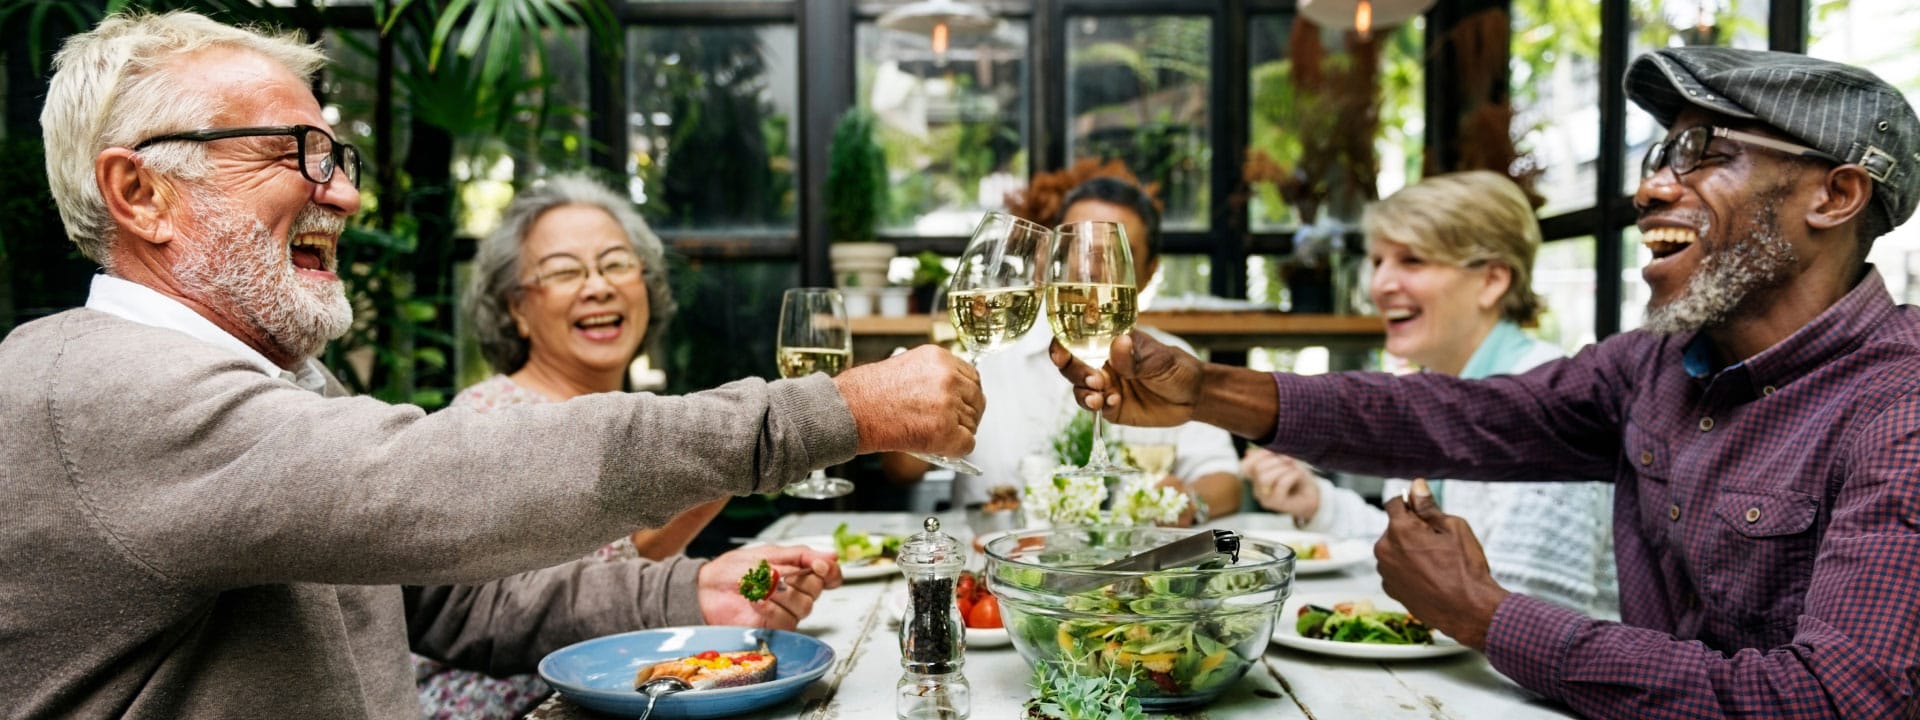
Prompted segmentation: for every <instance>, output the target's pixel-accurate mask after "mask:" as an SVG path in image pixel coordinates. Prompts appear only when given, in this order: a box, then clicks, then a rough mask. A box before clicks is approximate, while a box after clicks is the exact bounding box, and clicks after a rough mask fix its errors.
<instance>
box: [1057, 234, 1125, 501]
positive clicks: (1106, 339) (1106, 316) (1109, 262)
mask: <svg viewBox="0 0 1920 720" xmlns="http://www.w3.org/2000/svg"><path fill="white" fill-rule="evenodd" d="M1046 281H1047V292H1046V295H1047V324H1048V325H1049V326H1051V327H1052V328H1053V337H1054V339H1055V340H1058V341H1060V345H1061V346H1063V347H1065V348H1066V349H1067V351H1068V352H1071V353H1073V356H1074V357H1076V358H1079V359H1080V361H1081V362H1084V363H1086V364H1088V365H1091V366H1093V367H1094V368H1099V367H1101V366H1103V365H1106V363H1107V355H1108V354H1109V353H1110V352H1111V346H1112V345H1113V341H1114V339H1115V338H1118V337H1120V336H1121V335H1124V334H1126V333H1127V331H1129V330H1132V329H1133V323H1134V318H1135V316H1136V315H1137V314H1138V308H1137V303H1138V298H1139V290H1138V288H1137V286H1136V285H1135V284H1134V277H1133V251H1132V250H1131V249H1130V247H1129V246H1128V244H1127V231H1126V228H1124V227H1122V226H1121V225H1120V224H1119V223H1116V222H1109V221H1106V220H1082V221H1080V222H1077V223H1070V224H1067V225H1061V226H1060V227H1058V228H1055V229H1054V241H1053V251H1052V252H1051V253H1049V254H1048V259H1047V273H1046ZM1081 470H1082V471H1084V472H1085V473H1088V474H1114V473H1123V472H1127V471H1129V470H1132V468H1129V467H1126V466H1124V465H1121V464H1119V463H1116V462H1114V461H1113V458H1112V457H1110V456H1109V455H1108V454H1107V439H1106V434H1105V432H1104V428H1103V426H1102V418H1101V416H1100V414H1099V413H1094V415H1093V450H1092V452H1091V453H1089V454H1088V456H1087V465H1086V467H1084V468H1081Z"/></svg>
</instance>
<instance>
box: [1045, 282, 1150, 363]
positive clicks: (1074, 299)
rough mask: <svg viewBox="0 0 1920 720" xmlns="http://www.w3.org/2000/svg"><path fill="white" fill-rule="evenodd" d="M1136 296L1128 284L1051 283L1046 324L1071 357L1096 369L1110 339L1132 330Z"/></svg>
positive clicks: (1110, 341)
mask: <svg viewBox="0 0 1920 720" xmlns="http://www.w3.org/2000/svg"><path fill="white" fill-rule="evenodd" d="M1139 294H1140V291H1139V290H1137V289H1135V288H1134V287H1133V286H1131V285H1110V284H1105V283H1053V284H1051V285H1048V286H1047V324H1048V325H1051V326H1052V327H1053V337H1054V338H1055V339H1057V340H1059V341H1060V344H1061V345H1063V346H1065V347H1066V348H1067V351H1068V352H1071V353H1073V356H1074V357H1077V358H1080V360H1081V361H1082V362H1085V363H1087V364H1088V365H1092V366H1094V367H1099V366H1101V365H1103V364H1106V362H1107V354H1108V352H1109V350H1108V346H1109V345H1112V344H1113V340H1114V338H1117V337H1120V336H1121V335H1122V334H1124V333H1126V332H1127V331H1128V330H1132V329H1133V321H1134V316H1135V315H1136V311H1135V301H1136V300H1137V299H1138V297H1139Z"/></svg>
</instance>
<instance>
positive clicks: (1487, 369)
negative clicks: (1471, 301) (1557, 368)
mask: <svg viewBox="0 0 1920 720" xmlns="http://www.w3.org/2000/svg"><path fill="white" fill-rule="evenodd" d="M1532 344H1533V340H1531V339H1529V338H1528V337H1527V335H1526V333H1523V332H1520V326H1519V325H1515V324H1513V321H1511V320H1501V321H1500V322H1497V323H1494V325H1493V330H1492V331H1490V332H1488V333H1487V339H1485V340H1481V341H1480V347H1478V348H1476V349H1474V351H1473V357H1471V358H1468V359H1467V366H1466V367H1465V368H1463V369H1461V370H1460V377H1463V378H1483V377H1492V376H1494V375H1504V374H1507V373H1510V372H1513V366H1514V364H1515V363H1517V362H1519V361H1520V358H1522V357H1525V356H1526V354H1527V350H1528V348H1530V347H1531V346H1532Z"/></svg>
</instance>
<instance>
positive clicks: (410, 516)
mask: <svg viewBox="0 0 1920 720" xmlns="http://www.w3.org/2000/svg"><path fill="white" fill-rule="evenodd" d="M328 395H329V396H327V397H322V396H320V395H316V394H314V393H311V392H307V391H304V390H301V389H299V388H297V387H295V386H294V385H292V384H290V383H288V382H286V381H283V380H279V379H276V378H270V377H267V376H265V375H263V374H262V373H260V371H259V370H258V369H256V368H255V367H253V366H252V365H250V364H248V363H247V362H246V361H244V360H242V359H240V358H238V357H236V356H234V355H232V354H231V353H229V352H227V351H224V350H221V349H219V348H216V347H213V346H210V345H207V344H205V343H202V342H199V341H196V340H193V339H192V338H189V337H187V336H186V335H183V334H181V333H179V332H175V331H172V330H164V329H159V328H153V327H148V326H144V325H139V324H136V323H132V322H129V321H126V320H122V319H119V318H116V317H113V316H111V315H107V314H104V313H100V312H97V311H92V310H85V309H81V310H72V311H68V312H64V313H61V314H59V315H55V316H53V317H50V318H46V319H43V320H39V321H36V322H33V323H28V324H26V325H22V326H20V327H18V328H16V329H15V330H14V331H13V333H12V334H11V335H9V336H8V337H7V338H6V340H5V341H4V342H0V507H4V508H7V510H6V512H7V516H6V519H5V520H4V521H0V667H4V668H5V669H6V672H4V673H0V702H4V703H5V706H4V709H0V713H4V714H6V715H8V716H12V717H116V716H126V717H137V718H176V717H180V718H185V717H192V718H211V717H259V718H267V717H271V718H302V717H312V718H411V717H415V716H417V713H418V710H417V701H416V698H415V695H414V690H413V686H412V677H411V675H410V674H409V672H408V670H407V667H408V666H407V638H408V628H409V618H407V617H404V616H403V612H402V603H401V593H400V590H399V589H398V588H397V587H394V586H396V585H400V584H413V585H459V584H471V583H480V582H485V581H487V580H490V579H493V578H499V577H503V576H506V575H510V574H513V573H518V572H523V571H528V570H534V569H537V568H548V567H549V566H553V565H555V564H557V563H569V561H571V560H574V559H576V558H579V557H580V556H581V555H583V554H585V553H586V552H588V551H589V550H591V549H593V548H595V547H598V546H599V545H601V544H603V543H605V542H607V541H609V540H612V539H614V538H616V537H619V536H620V535H623V534H625V533H627V532H628V531H629V530H631V529H633V528H635V527H640V526H649V525H657V524H659V523H662V522H664V521H665V520H667V518H669V517H671V516H672V515H673V514H674V513H675V512H677V511H679V510H681V509H684V508H686V507H689V506H692V505H694V504H696V503H698V502H701V501H704V500H709V499H713V498H716V497H720V496H722V495H727V494H740V493H747V492H768V491H772V490H775V489H777V488H779V487H781V486H783V485H785V484H786V483H788V482H791V481H793V480H796V479H798V478H799V477H801V476H802V475H804V474H805V473H806V472H807V471H808V470H810V469H811V468H814V467H821V466H825V465H829V464H833V463H837V462H843V461H845V460H846V459H848V458H850V457H851V456H852V455H853V453H854V449H855V446H856V441H857V437H856V433H855V430H854V426H853V419H852V417H851V415H850V414H849V412H848V410H847V408H846V405H845V403H844V402H842V401H841V400H840V398H839V396H838V394H837V393H836V391H835V390H834V388H833V385H832V382H831V381H830V380H827V379H826V378H824V377H820V376H815V377H812V378H807V379H802V380H794V381H781V382H774V383H767V382H762V381H759V380H743V381H740V382H736V383H732V384H729V385H726V386H724V387H721V388H718V389H715V390H712V391H709V392H704V393H698V394H694V395H688V396H683V397H656V396H651V395H635V394H620V393H609V394H602V395H591V396H586V397H582V398H576V399H574V400H571V401H568V402H565V403H555V404H551V405H528V406H524V407H515V408H503V409H501V410H498V411H495V412H490V413H476V412H470V411H464V410H449V411H445V412H440V413H435V414H433V415H427V414H425V413H423V412H422V411H421V410H420V409H419V408H416V407H411V406H405V405H388V404H386V403H383V402H379V401H377V400H373V399H369V398H353V397H340V396H339V395H340V393H339V390H338V386H337V384H336V385H334V386H333V387H332V388H330V392H329V393H328ZM652 567H653V568H654V569H653V570H652V571H651V572H657V573H665V574H669V575H676V574H677V575H678V576H679V577H676V578H670V579H668V580H669V581H668V582H659V581H658V579H654V580H647V579H643V578H640V577H635V576H630V575H629V576H622V577H590V575H591V573H586V572H583V571H582V570H581V569H580V568H579V567H578V566H577V565H574V564H562V565H560V567H557V568H550V569H548V570H546V571H543V572H547V573H560V574H571V575H569V576H568V577H566V578H564V579H563V580H562V581H560V582H555V583H537V585H538V586H540V587H542V588H544V590H543V592H542V593H538V594H529V595H525V596H521V597H517V598H516V597H514V596H513V594H512V588H511V587H500V588H498V589H499V590H500V591H501V592H503V593H505V594H504V595H503V596H502V597H504V598H507V600H508V601H509V602H512V603H519V604H520V605H521V606H522V607H521V608H520V609H518V610H511V611H507V612H502V613H500V614H499V615H498V616H487V617H479V616H465V617H451V618H450V617H444V616H436V615H435V614H434V611H433V609H432V608H433V607H436V606H445V605H448V603H435V602H432V600H434V598H432V597H428V598H425V601H421V599H419V598H416V601H417V602H416V603H415V605H416V607H414V612H415V616H414V617H413V618H411V620H412V626H413V627H414V629H415V635H416V642H417V643H419V644H420V645H421V646H422V649H423V650H426V651H435V650H438V651H441V652H443V653H444V652H448V651H451V653H452V654H456V655H458V654H462V653H467V652H473V651H474V647H475V643H490V642H494V640H493V639H488V636H489V635H499V636H501V637H500V638H499V639H498V645H496V646H493V647H490V648H487V649H486V651H487V652H488V653H491V654H492V659H490V660H489V661H488V662H489V663H491V664H496V665H497V666H499V667H526V666H528V665H529V664H530V663H531V662H532V661H534V660H536V659H537V658H538V656H539V655H538V653H542V652H544V651H545V650H546V649H550V647H551V645H552V644H553V643H554V638H555V637H570V636H575V635H591V634H595V632H594V631H595V630H596V628H592V627H585V628H561V629H558V630H556V629H555V628H554V627H534V626H532V625H533V624H530V623H525V622H521V621H520V620H522V619H523V616H524V615H526V614H530V613H532V614H537V613H542V612H548V611H550V610H553V611H557V610H554V609H557V608H561V607H567V606H569V605H571V604H574V603H577V602H579V597H586V595H579V596H578V597H570V596H569V595H570V594H572V593H571V592H570V591H568V590H566V589H567V588H580V589H588V588H600V589H601V590H606V589H607V588H609V587H613V588H626V592H628V593H629V594H628V595H626V596H625V597H632V598H634V602H633V603H632V608H631V616H630V617H627V618H623V622H620V623H610V624H609V626H608V628H607V629H608V631H611V630H613V629H619V628H617V627H613V626H614V625H633V624H659V623H662V622H687V621H690V620H689V619H693V618H697V617H698V610H697V608H692V607H689V605H690V604H691V603H693V596H692V589H691V585H692V583H691V582H687V581H686V580H687V577H686V574H687V573H691V572H693V571H694V570H695V569H696V566H694V565H693V564H691V563H678V564H662V565H658V566H652ZM669 585H671V586H674V587H675V588H676V589H675V591H674V593H672V594H670V593H668V592H666V590H665V588H666V587H668V586H669ZM642 586H644V587H646V588H649V589H648V590H646V591H644V592H642V591H641V590H640V588H641V587H642ZM636 592H638V593H639V594H638V595H637V596H636V595H634V594H633V593H636ZM609 595H611V593H609ZM451 605H453V606H458V607H462V608H465V607H470V606H471V607H479V606H488V607H491V608H493V609H495V610H498V609H499V606H498V604H496V603H451ZM575 609H576V610H581V609H580V608H575ZM580 614H581V615H582V616H587V615H591V614H592V613H591V612H588V611H584V610H581V611H580ZM625 621H630V622H625ZM433 646H438V647H433Z"/></svg>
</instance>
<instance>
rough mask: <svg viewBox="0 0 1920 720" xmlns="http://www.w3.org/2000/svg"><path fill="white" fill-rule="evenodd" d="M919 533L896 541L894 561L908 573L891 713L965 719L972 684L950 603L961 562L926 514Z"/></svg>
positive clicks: (912, 719) (918, 719)
mask: <svg viewBox="0 0 1920 720" xmlns="http://www.w3.org/2000/svg"><path fill="white" fill-rule="evenodd" d="M921 527H922V528H923V530H922V532H920V533H918V534H916V535H914V536H913V537H910V538H907V540H906V542H903V543H901V545H900V553H899V555H898V557H897V558H896V562H897V563H898V564H899V565H900V571H901V572H902V573H905V574H906V576H907V597H908V600H909V601H908V603H907V611H906V614H905V615H904V616H902V617H901V618H900V666H901V667H902V668H904V669H905V672H902V673H900V683H899V684H898V685H897V686H896V689H895V695H894V714H895V715H896V716H897V717H899V718H900V720H965V718H966V717H967V716H968V715H970V714H972V712H973V689H972V687H971V686H970V685H968V683H967V677H966V676H965V675H962V674H960V666H961V665H963V664H965V663H966V634H965V630H964V629H963V628H962V627H961V625H960V618H959V614H960V613H959V608H958V606H956V605H955V604H954V602H955V601H954V594H953V591H954V582H955V581H956V580H957V579H958V578H959V576H960V569H961V567H962V566H964V565H965V564H966V552H965V550H964V549H962V548H961V546H960V542H959V541H958V540H955V539H953V538H952V537H951V536H949V535H947V534H945V533H942V532H940V520H939V519H937V518H933V517H929V518H927V519H926V521H925V522H924V523H922V524H921Z"/></svg>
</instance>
